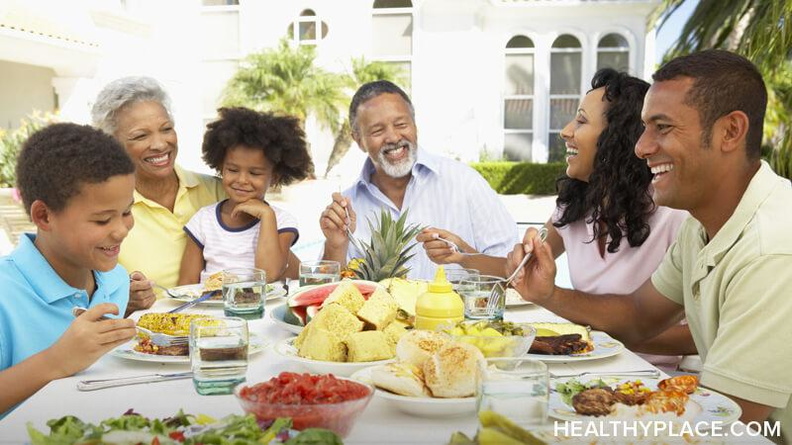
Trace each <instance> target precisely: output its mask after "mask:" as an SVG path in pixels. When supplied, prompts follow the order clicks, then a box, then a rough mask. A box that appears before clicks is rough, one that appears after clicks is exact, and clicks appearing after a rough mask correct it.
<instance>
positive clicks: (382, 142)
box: [352, 93, 418, 178]
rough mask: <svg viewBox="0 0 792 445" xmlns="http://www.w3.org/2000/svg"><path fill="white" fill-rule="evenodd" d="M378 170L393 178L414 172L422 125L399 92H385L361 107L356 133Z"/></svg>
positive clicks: (357, 138) (358, 142) (358, 140)
mask: <svg viewBox="0 0 792 445" xmlns="http://www.w3.org/2000/svg"><path fill="white" fill-rule="evenodd" d="M352 137H353V138H354V139H355V142H357V144H358V146H360V148H361V149H362V150H363V151H365V152H367V153H368V155H369V158H371V161H372V162H373V163H374V166H375V168H376V169H377V172H378V173H383V174H385V175H387V176H390V177H392V178H403V177H405V176H407V175H409V174H410V172H411V171H412V167H413V164H415V160H416V151H417V149H418V146H417V140H418V129H417V128H416V127H415V121H414V120H413V117H412V114H411V113H410V108H409V106H408V105H407V103H406V102H405V101H404V99H402V98H401V96H399V95H398V94H392V93H384V94H380V95H379V96H376V97H374V98H371V99H369V100H367V101H366V102H364V103H362V104H361V105H360V107H358V113H357V128H356V129H355V131H354V132H353V134H352Z"/></svg>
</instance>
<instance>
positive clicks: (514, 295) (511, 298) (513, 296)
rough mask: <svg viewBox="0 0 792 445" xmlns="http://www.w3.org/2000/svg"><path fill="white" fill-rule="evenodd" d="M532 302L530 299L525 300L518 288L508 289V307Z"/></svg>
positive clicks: (527, 304)
mask: <svg viewBox="0 0 792 445" xmlns="http://www.w3.org/2000/svg"><path fill="white" fill-rule="evenodd" d="M532 304H533V303H531V302H530V301H525V300H523V298H522V297H521V296H520V294H519V293H518V292H517V291H516V290H514V289H512V288H508V289H506V307H519V306H529V305H532Z"/></svg>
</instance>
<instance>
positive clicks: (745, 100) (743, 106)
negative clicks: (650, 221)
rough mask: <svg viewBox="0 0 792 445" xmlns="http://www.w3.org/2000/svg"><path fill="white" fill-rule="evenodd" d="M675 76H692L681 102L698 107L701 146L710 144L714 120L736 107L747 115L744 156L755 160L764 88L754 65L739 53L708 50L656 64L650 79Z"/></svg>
mask: <svg viewBox="0 0 792 445" xmlns="http://www.w3.org/2000/svg"><path fill="white" fill-rule="evenodd" d="M678 77H690V78H692V79H693V86H692V87H691V88H690V90H689V91H688V94H687V97H686V98H685V102H686V103H687V104H688V105H690V106H691V107H693V108H695V109H696V110H698V113H699V119H701V128H702V129H703V130H704V131H703V135H702V141H703V143H704V145H705V146H709V144H710V138H711V137H712V126H713V125H714V124H715V121H716V120H718V119H719V118H721V117H723V116H725V115H727V114H729V113H731V112H732V111H736V110H739V111H742V112H744V113H745V114H746V115H747V116H748V122H749V123H748V134H747V135H746V138H745V139H746V152H747V155H748V158H749V159H751V160H756V159H759V157H760V156H761V152H762V125H763V124H764V115H765V110H766V109H767V88H766V87H765V84H764V80H762V74H761V73H759V70H758V69H756V66H755V65H754V64H753V63H751V61H750V60H748V59H746V58H745V57H743V56H741V55H739V54H734V53H731V52H729V51H724V50H718V49H710V50H706V51H701V52H697V53H692V54H688V55H687V56H682V57H677V58H676V59H672V60H671V61H669V62H668V63H666V64H665V65H663V66H662V67H660V69H659V70H657V72H656V73H654V75H653V76H652V79H654V81H655V82H661V81H664V80H673V79H676V78H678Z"/></svg>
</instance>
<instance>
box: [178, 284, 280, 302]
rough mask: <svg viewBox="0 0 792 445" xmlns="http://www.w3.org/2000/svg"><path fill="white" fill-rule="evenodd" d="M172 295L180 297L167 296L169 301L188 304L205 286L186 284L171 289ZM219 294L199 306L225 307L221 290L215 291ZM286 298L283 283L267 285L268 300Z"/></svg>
mask: <svg viewBox="0 0 792 445" xmlns="http://www.w3.org/2000/svg"><path fill="white" fill-rule="evenodd" d="M169 290H170V291H171V293H173V294H175V295H178V297H173V296H171V295H169V294H167V293H166V294H165V295H166V296H167V298H168V299H170V300H173V301H181V302H183V303H188V302H190V301H193V300H195V299H196V298H198V297H200V296H201V295H202V294H203V292H204V286H203V284H185V285H183V286H176V287H172V288H170V289H169ZM215 292H217V296H212V297H210V298H209V299H208V300H204V301H202V302H200V303H198V304H205V305H210V306H222V305H223V295H222V293H221V291H220V290H217V291H215ZM285 296H286V289H285V288H284V287H283V283H282V282H280V281H274V282H272V283H268V284H267V300H266V301H270V300H274V299H276V298H280V297H285Z"/></svg>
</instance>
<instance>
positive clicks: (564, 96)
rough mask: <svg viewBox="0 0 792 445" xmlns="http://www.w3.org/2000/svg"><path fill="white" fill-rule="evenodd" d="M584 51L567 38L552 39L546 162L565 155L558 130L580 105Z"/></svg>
mask: <svg viewBox="0 0 792 445" xmlns="http://www.w3.org/2000/svg"><path fill="white" fill-rule="evenodd" d="M582 56H583V51H582V48H581V46H580V41H579V40H578V39H577V38H576V37H575V36H572V35H570V34H563V35H561V36H559V37H558V38H556V39H555V41H554V42H553V46H552V48H551V49H550V128H549V131H548V149H549V150H548V159H547V161H548V162H556V161H562V160H563V159H564V155H565V153H566V147H564V141H563V140H561V136H560V135H561V130H562V129H563V128H564V126H565V125H566V124H567V122H569V121H570V120H572V118H574V117H575V111H576V110H577V106H578V102H580V80H581V75H582V74H581V72H582V64H583V62H582Z"/></svg>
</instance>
